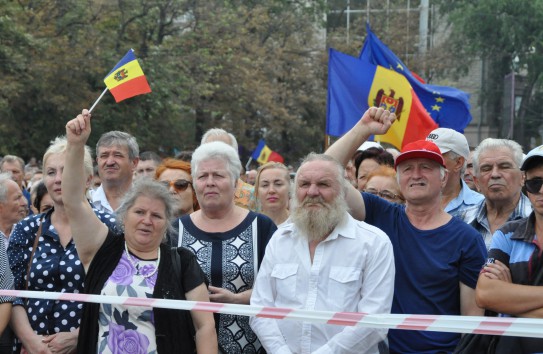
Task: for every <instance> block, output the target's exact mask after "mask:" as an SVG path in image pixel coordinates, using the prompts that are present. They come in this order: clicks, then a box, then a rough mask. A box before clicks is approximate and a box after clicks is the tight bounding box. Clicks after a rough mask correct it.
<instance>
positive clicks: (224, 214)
mask: <svg viewBox="0 0 543 354" xmlns="http://www.w3.org/2000/svg"><path fill="white" fill-rule="evenodd" d="M191 167H192V180H193V181H194V189H195V191H196V197H197V198H198V202H199V204H200V210H198V211H195V212H194V213H192V214H190V215H185V216H183V217H181V219H180V220H181V222H180V224H179V228H180V229H179V245H182V246H184V247H186V248H188V249H189V250H191V251H192V252H193V253H194V254H195V255H196V257H197V259H198V262H199V263H200V265H201V266H202V269H203V271H204V272H205V274H206V276H207V278H208V280H209V281H210V283H211V286H210V287H209V290H210V295H209V298H210V299H211V301H215V302H224V303H237V304H249V299H250V297H251V293H252V288H253V282H254V280H255V279H256V272H257V269H258V267H259V265H260V262H261V261H262V258H263V256H264V250H265V247H266V245H267V243H268V241H269V239H270V237H271V236H272V234H273V232H274V231H275V230H276V227H275V225H274V223H273V222H272V221H271V220H270V218H268V217H267V216H265V215H262V214H257V213H255V212H252V211H249V210H247V209H244V208H242V207H239V206H236V205H235V202H234V194H235V191H236V182H237V180H238V178H239V175H240V171H241V162H240V160H239V156H238V153H237V151H236V150H234V148H232V147H231V146H229V145H227V144H225V143H223V142H220V141H215V142H210V143H204V144H202V145H200V147H199V148H197V149H196V150H195V151H194V154H193V155H192V162H191ZM215 320H216V323H217V332H218V336H219V349H220V350H221V352H222V353H259V352H263V349H262V347H261V344H260V342H259V341H258V338H257V337H256V335H255V334H254V333H253V332H252V331H251V329H250V327H249V318H248V317H246V316H234V315H226V314H220V315H216V316H215Z"/></svg>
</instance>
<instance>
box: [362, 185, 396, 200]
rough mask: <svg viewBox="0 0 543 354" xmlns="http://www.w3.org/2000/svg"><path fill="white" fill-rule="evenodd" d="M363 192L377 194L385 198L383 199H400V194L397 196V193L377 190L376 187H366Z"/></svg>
mask: <svg viewBox="0 0 543 354" xmlns="http://www.w3.org/2000/svg"><path fill="white" fill-rule="evenodd" d="M364 192H366V193H369V194H373V195H377V196H379V197H381V198H385V199H389V200H397V199H400V200H401V199H402V197H401V196H399V195H398V194H394V193H392V192H389V191H386V190H385V191H378V190H377V189H374V188H368V189H365V190H364Z"/></svg>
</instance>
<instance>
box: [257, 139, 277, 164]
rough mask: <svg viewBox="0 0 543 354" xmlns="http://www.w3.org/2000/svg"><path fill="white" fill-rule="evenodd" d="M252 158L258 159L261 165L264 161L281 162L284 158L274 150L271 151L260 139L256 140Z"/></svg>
mask: <svg viewBox="0 0 543 354" xmlns="http://www.w3.org/2000/svg"><path fill="white" fill-rule="evenodd" d="M251 157H252V158H253V160H256V161H258V163H259V164H261V165H263V164H265V163H266V162H270V161H274V162H281V163H283V162H284V161H285V159H283V156H281V155H279V154H278V153H276V152H275V151H272V150H271V149H270V148H269V147H268V145H266V142H265V141H264V140H262V139H260V140H259V141H258V145H257V147H256V149H255V150H254V151H253V154H252V155H251Z"/></svg>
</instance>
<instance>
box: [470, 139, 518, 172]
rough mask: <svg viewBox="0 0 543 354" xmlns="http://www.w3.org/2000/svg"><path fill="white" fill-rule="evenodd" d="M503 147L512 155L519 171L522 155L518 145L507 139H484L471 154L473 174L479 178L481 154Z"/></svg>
mask: <svg viewBox="0 0 543 354" xmlns="http://www.w3.org/2000/svg"><path fill="white" fill-rule="evenodd" d="M503 147H505V148H507V149H509V151H510V152H511V153H512V154H513V160H514V161H515V164H516V165H517V168H519V169H520V166H521V165H522V159H523V155H522V146H520V144H519V143H517V142H516V141H513V140H509V139H495V138H486V139H485V140H483V141H481V143H480V144H479V146H477V147H476V148H475V152H474V153H473V157H472V163H473V172H474V174H475V175H476V176H479V167H480V165H479V163H480V161H479V158H480V157H481V154H482V153H483V152H485V151H487V150H495V149H499V148H503Z"/></svg>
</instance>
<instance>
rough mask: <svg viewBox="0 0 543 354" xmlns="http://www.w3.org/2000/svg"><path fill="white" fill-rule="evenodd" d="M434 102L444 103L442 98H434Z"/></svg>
mask: <svg viewBox="0 0 543 354" xmlns="http://www.w3.org/2000/svg"><path fill="white" fill-rule="evenodd" d="M436 102H438V103H443V102H445V99H444V98H443V97H436Z"/></svg>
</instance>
